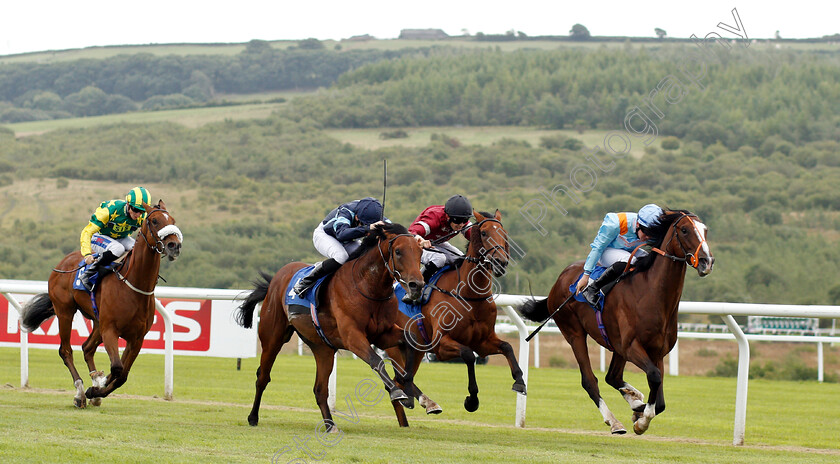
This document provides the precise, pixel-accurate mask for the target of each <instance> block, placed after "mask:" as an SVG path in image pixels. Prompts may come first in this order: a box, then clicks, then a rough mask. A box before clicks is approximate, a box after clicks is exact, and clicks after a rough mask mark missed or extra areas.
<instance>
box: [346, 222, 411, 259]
mask: <svg viewBox="0 0 840 464" xmlns="http://www.w3.org/2000/svg"><path fill="white" fill-rule="evenodd" d="M386 233H389V234H393V235H400V234H408V233H409V232H408V229H406V228H405V226H403V225H402V224H397V223H396V222H393V223H387V222H386V223H385V224H384V225H381V226H376V227H374V229H373V230H371V231H370V233H369V234H368V235H366V236H365V238H364V239H362V245H361V246H360V247H359V248H356V249H355V250H354V251H353V253H351V254H350V257H348V258H347V261H351V260H354V259H356V258H358V257H360V256H362V255H363V254H365V253H367V251H368V250H370V249H371V248H373V247H374V246H376V244H378V243H379V241H380V240H382V239H384V238H385V234H386Z"/></svg>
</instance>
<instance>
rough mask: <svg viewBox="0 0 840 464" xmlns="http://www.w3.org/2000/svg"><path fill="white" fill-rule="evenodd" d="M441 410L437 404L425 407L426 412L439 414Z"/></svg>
mask: <svg viewBox="0 0 840 464" xmlns="http://www.w3.org/2000/svg"><path fill="white" fill-rule="evenodd" d="M442 412H443V408H441V407H440V406H438V405H434V406H429V407H427V408H426V414H440V413H442Z"/></svg>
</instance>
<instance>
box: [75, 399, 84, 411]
mask: <svg viewBox="0 0 840 464" xmlns="http://www.w3.org/2000/svg"><path fill="white" fill-rule="evenodd" d="M73 406H75V407H77V408H79V409H85V408H86V407H87V401H85V399H84V398H73Z"/></svg>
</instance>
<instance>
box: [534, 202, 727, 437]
mask: <svg viewBox="0 0 840 464" xmlns="http://www.w3.org/2000/svg"><path fill="white" fill-rule="evenodd" d="M706 231H707V229H706V226H705V225H704V224H703V223H702V222H700V219H699V218H698V217H697V216H695V215H694V214H692V213H690V212H688V211H685V210H676V211H675V210H667V211H665V212H663V214H662V215H661V216H660V218H659V224H657V225H655V226H653V227H652V228H651V229H650V233H649V234H648V235H649V236H650V239H649V240H648V244H650V245H652V246H653V249H652V251H651V253H649V254H648V255H647V256H645V257H642V258H640V259H638V260H637V261H636V263H635V270H634V271H632V273H628V274H625V277H623V278H622V279H621V280H619V282H618V283H617V284H616V285H615V287H614V288H613V289H612V291H610V293H609V294H608V295H607V298H606V300H605V303H604V308H603V312H602V315H603V317H602V320H603V327H604V331H603V332H602V331H601V329H599V327H598V321H597V319H596V314H595V311H594V310H593V309H592V307H590V306H589V304H588V303H585V302H578V301H577V300H571V303H569V304H567V305H565V306H564V307H563V308H562V309H560V310H559V311H557V312H556V313H555V314H554V321H555V322H556V323H557V327H559V328H560V331H561V332H562V333H563V336H564V337H565V338H566V341H567V342H569V345H571V346H572V350H573V351H574V355H575V359H576V360H577V363H578V366H579V367H580V373H581V384H582V386H583V388H584V389H585V390H586V392H587V393H588V394H589V397H590V398H591V399H592V401H594V402H595V406H596V407H597V408H598V410H599V411H600V412H601V415H602V416H603V419H604V423H605V424H607V425H608V426H610V431H611V432H612V433H614V434H623V433H626V430H625V429H624V426H623V425H622V424H621V422H619V421H618V420H617V419H616V418H615V416H614V415H613V413H612V412H611V411H610V409H609V408H608V407H607V405H606V403H605V402H604V400H603V399H602V398H601V394H600V392H599V390H598V379H597V378H596V377H595V374H594V373H593V372H592V366H591V365H590V362H589V354H588V352H587V344H586V337H587V335H588V336H590V337H592V338H593V339H594V340H595V341H596V342H598V344H600V345H601V346H603V347H605V348H607V349H608V350H610V351H612V352H613V355H612V360H611V361H610V367H609V370H608V371H607V375H606V378H605V379H606V381H607V383H608V384H609V385H610V386H612V387H613V388H615V389H616V390H618V391H619V392H620V393H621V394H622V396H623V397H624V399H625V400H626V401H627V402H628V403H629V405H630V407H631V409H632V410H633V418H632V419H633V431H634V432H635V433H636V434H639V435H641V434H643V433H645V431H647V429H648V427H649V426H650V421H651V420H652V419H653V418H654V416H656V415H657V414H659V413H661V412H662V411H664V410H665V397H664V395H663V389H662V373H663V358H664V357H665V355H667V354H668V353H669V352H670V351H671V349H672V348H673V347H674V344H675V343H676V341H677V309H678V306H679V302H680V297H681V296H682V289H683V283H684V281H685V273H686V270H687V265H690V266H691V267H693V268H695V269H696V270H697V273H698V274H699V275H700V277H705V276H706V275H708V274H709V273H710V272H712V267H713V265H714V261H715V258H714V257H713V256H712V252H711V250H710V249H709V245H708V244H707V243H706ZM582 272H583V261H579V262H576V263H574V264H571V265H570V266H568V267H567V268H566V269H565V270H563V272H562V273H561V274H560V276H559V277H558V278H557V282H555V284H554V286H553V287H552V288H551V292H550V293H549V295H548V298H547V299H543V300H540V301H536V300H531V301H528V302H527V303H526V304H525V305H524V306H523V307H522V309H521V312H522V315H523V316H525V317H526V318H528V319H530V320H532V321H537V322H542V321H543V320H545V319H547V318H548V317H549V314H550V313H551V312H554V311H555V308H558V307H559V306H560V305H561V303H562V302H563V301H564V300H566V299H567V298H568V297H570V295H571V292H570V291H569V287H570V285H572V284H573V283H574V282H575V281H576V280H577V278H578V277H579V276H580V275H581V273H582ZM604 334H606V335H604ZM605 336H606V340H605ZM627 361H630V362H632V363H633V364H635V365H636V366H638V367H639V368H640V369H641V370H642V371H644V373H645V375H646V376H647V381H648V386H649V387H650V393H649V398H648V401H647V403H645V402H644V395H643V394H642V393H641V392H640V391H638V390H637V389H635V388H634V387H633V386H632V385H630V384H629V383H627V382H625V381H624V368H625V366H626V364H627Z"/></svg>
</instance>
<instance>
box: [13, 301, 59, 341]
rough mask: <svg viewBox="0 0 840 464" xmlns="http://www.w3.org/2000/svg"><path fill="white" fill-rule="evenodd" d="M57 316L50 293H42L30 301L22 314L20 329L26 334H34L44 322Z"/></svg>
mask: <svg viewBox="0 0 840 464" xmlns="http://www.w3.org/2000/svg"><path fill="white" fill-rule="evenodd" d="M53 316H55V309H54V308H53V303H52V300H50V294H49V293H40V294H38V295H35V296H34V297H33V298H32V299H31V300H29V301H28V302H27V303H26V304H25V305H23V309H22V310H21V313H20V327H21V330H23V331H24V332H32V331H33V330H35V329H37V328H38V326H40V325H41V324H42V323H43V322H44V321H46V320H47V319H49V318H51V317H53Z"/></svg>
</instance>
